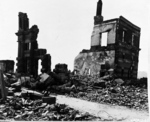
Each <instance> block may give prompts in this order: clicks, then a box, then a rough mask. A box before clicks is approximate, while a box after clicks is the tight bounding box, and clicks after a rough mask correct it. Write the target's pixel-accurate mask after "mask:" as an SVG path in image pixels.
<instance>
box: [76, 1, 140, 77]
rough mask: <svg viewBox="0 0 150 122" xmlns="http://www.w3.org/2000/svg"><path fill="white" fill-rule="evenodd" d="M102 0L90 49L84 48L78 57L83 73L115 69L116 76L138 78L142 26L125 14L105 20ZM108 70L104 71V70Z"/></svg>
mask: <svg viewBox="0 0 150 122" xmlns="http://www.w3.org/2000/svg"><path fill="white" fill-rule="evenodd" d="M101 12H102V1H101V0H99V2H98V3H97V13H96V16H95V17H94V28H93V32H92V36H91V48H90V50H82V51H81V52H80V53H79V55H78V56H77V57H76V58H75V61H74V70H75V71H76V72H77V74H80V75H87V74H90V75H96V74H101V76H103V75H105V73H107V71H109V70H113V72H114V73H115V74H116V77H120V78H123V79H128V78H137V71H138V57H139V51H140V48H139V44H140V30H141V29H140V28H139V27H138V26H136V25H134V24H133V23H131V22H130V21H128V20H127V19H125V18H124V17H122V16H120V17H119V18H115V19H111V20H106V21H103V16H101ZM104 71H105V73H101V72H104Z"/></svg>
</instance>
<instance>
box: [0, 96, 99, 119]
mask: <svg viewBox="0 0 150 122" xmlns="http://www.w3.org/2000/svg"><path fill="white" fill-rule="evenodd" d="M0 119H1V120H11V121H14V120H19V121H43V120H44V121H49V120H53V121H54V120H57V121H67V120H70V121H71V120H73V121H76V120H98V119H100V118H97V117H94V116H92V115H90V114H89V113H81V112H79V111H77V110H74V109H72V108H69V107H68V106H66V105H64V104H58V103H56V104H48V103H43V101H42V100H41V99H36V100H32V99H30V98H29V97H28V98H24V97H22V96H15V97H7V99H6V100H5V101H3V100H1V101H0Z"/></svg>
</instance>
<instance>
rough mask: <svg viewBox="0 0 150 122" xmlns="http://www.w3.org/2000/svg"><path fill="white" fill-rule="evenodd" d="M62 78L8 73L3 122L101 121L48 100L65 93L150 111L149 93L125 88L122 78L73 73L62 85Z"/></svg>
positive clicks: (0, 107) (1, 114)
mask: <svg viewBox="0 0 150 122" xmlns="http://www.w3.org/2000/svg"><path fill="white" fill-rule="evenodd" d="M52 74H53V75H52ZM59 79H61V77H60V78H57V74H54V73H53V72H51V74H46V73H43V74H41V75H39V77H37V78H36V79H35V78H33V77H32V76H18V75H17V74H9V73H5V74H4V81H5V85H6V91H7V96H8V97H7V99H6V100H5V101H3V100H2V101H1V105H0V117H1V118H0V119H5V120H11V119H14V120H28V121H32V120H93V119H100V118H96V117H94V116H91V115H89V114H87V113H86V114H83V113H80V112H79V111H76V110H73V109H71V108H69V107H68V106H66V105H60V104H56V103H55V102H56V101H55V100H54V102H52V101H51V100H48V99H47V97H49V96H50V95H51V94H63V95H67V96H70V97H75V98H80V99H84V100H88V101H92V102H98V103H102V104H110V105H119V106H126V107H129V108H134V109H138V110H147V111H148V92H147V89H146V88H145V87H137V86H134V85H126V84H125V82H124V81H123V80H122V79H119V78H117V79H115V78H114V77H113V76H111V75H106V76H104V77H99V76H81V75H74V74H72V73H70V75H69V78H68V79H67V81H66V78H65V79H64V80H63V79H61V82H59ZM37 85H38V87H36V86H37ZM39 88H40V89H39ZM41 88H42V89H41ZM17 93H18V94H19V95H17ZM9 96H12V97H9ZM44 101H46V102H44ZM48 101H49V102H48ZM51 102H52V103H51Z"/></svg>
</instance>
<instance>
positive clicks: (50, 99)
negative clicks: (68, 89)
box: [42, 97, 56, 104]
mask: <svg viewBox="0 0 150 122" xmlns="http://www.w3.org/2000/svg"><path fill="white" fill-rule="evenodd" d="M42 100H43V103H48V104H55V103H56V97H42Z"/></svg>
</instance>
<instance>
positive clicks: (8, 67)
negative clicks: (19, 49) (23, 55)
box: [0, 60, 15, 73]
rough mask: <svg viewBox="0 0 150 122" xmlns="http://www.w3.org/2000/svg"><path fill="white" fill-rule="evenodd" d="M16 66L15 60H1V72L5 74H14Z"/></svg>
mask: <svg viewBox="0 0 150 122" xmlns="http://www.w3.org/2000/svg"><path fill="white" fill-rule="evenodd" d="M14 64H15V62H14V61H13V60H0V70H2V71H3V72H4V73H8V72H9V73H12V72H14Z"/></svg>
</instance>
